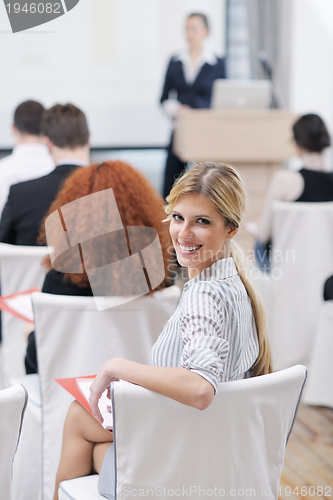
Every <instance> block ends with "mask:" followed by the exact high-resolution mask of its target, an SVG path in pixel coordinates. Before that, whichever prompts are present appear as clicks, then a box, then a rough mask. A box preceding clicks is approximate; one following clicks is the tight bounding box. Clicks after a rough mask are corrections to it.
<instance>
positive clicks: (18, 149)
mask: <svg viewBox="0 0 333 500" xmlns="http://www.w3.org/2000/svg"><path fill="white" fill-rule="evenodd" d="M13 153H14V154H20V155H22V154H24V155H26V154H36V153H44V154H47V155H49V154H50V153H49V150H48V148H47V146H46V145H45V144H38V143H31V144H29V143H26V144H17V145H16V146H14V148H13Z"/></svg>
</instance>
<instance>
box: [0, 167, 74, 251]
mask: <svg viewBox="0 0 333 500" xmlns="http://www.w3.org/2000/svg"><path fill="white" fill-rule="evenodd" d="M77 168H79V167H78V165H59V166H58V167H56V168H55V169H54V170H53V171H52V172H50V173H49V174H48V175H45V176H44V177H39V178H38V179H32V180H30V181H26V182H19V183H18V184H14V185H13V186H11V188H10V190H9V196H8V199H7V203H6V205H5V208H4V209H3V212H2V216H1V221H0V242H2V243H11V244H12V245H30V246H37V245H38V243H37V238H38V234H39V229H40V226H41V223H42V221H43V219H44V217H45V215H46V214H47V212H48V210H49V208H50V206H51V204H52V202H53V201H54V200H55V198H56V196H57V194H58V191H59V189H60V188H61V187H62V185H63V183H64V181H65V180H66V178H67V177H68V176H69V174H71V173H72V172H73V171H74V170H76V169H77Z"/></svg>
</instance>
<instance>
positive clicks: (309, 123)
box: [256, 114, 333, 271]
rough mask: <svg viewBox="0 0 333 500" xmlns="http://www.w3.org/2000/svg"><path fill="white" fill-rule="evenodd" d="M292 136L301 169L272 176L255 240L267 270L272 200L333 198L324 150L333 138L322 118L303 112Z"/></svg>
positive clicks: (330, 170)
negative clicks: (300, 162) (300, 161)
mask: <svg viewBox="0 0 333 500" xmlns="http://www.w3.org/2000/svg"><path fill="white" fill-rule="evenodd" d="M293 140H294V142H295V146H296V151H297V154H298V156H299V157H300V158H301V160H302V168H301V169H300V170H299V171H292V170H280V171H278V172H277V173H276V174H275V175H274V176H273V178H272V181H271V184H270V186H269V189H268V193H267V196H266V201H265V206H264V211H263V214H262V219H261V223H260V226H259V232H258V240H257V242H256V258H257V262H258V264H259V265H260V266H262V267H263V268H264V270H266V271H268V270H269V267H270V262H269V255H270V246H271V230H272V227H271V224H272V221H271V204H272V202H273V201H300V202H324V201H333V172H332V168H331V165H330V164H329V162H328V161H327V157H326V155H325V150H326V148H328V147H329V146H330V145H331V138H330V136H329V133H328V131H327V128H326V125H325V123H324V122H323V120H322V119H321V118H320V117H319V116H318V115H315V114H308V115H304V116H302V117H301V118H299V119H298V120H297V121H296V123H294V126H293Z"/></svg>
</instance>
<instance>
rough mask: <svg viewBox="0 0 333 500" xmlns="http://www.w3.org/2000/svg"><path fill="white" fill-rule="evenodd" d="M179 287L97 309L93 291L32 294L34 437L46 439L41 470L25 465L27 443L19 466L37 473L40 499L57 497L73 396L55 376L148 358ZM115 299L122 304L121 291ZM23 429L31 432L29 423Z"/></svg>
mask: <svg viewBox="0 0 333 500" xmlns="http://www.w3.org/2000/svg"><path fill="white" fill-rule="evenodd" d="M180 292H181V290H180V288H178V287H176V286H172V287H169V288H166V289H164V290H161V291H157V292H154V293H153V294H152V295H151V296H146V297H141V298H138V299H135V300H133V301H130V302H127V303H124V304H120V305H116V306H115V307H113V308H111V309H107V310H104V311H98V310H97V309H96V304H95V300H94V298H92V297H72V296H61V295H52V294H46V293H34V294H33V295H32V302H33V309H34V316H35V331H36V342H37V358H38V369H39V380H40V391H41V413H42V429H41V435H40V436H35V440H36V442H37V443H38V442H39V443H40V442H41V443H42V444H41V447H42V449H41V453H42V457H41V462H42V471H36V469H35V468H34V466H33V464H31V466H30V467H28V466H27V460H26V457H27V454H29V453H31V451H30V450H29V447H27V449H26V450H24V454H23V456H22V460H21V464H22V467H21V472H22V475H25V476H26V478H27V480H29V481H31V477H32V476H34V477H35V483H36V484H37V485H38V484H40V481H42V492H41V498H42V500H51V499H52V497H53V492H54V484H55V476H56V471H57V468H58V464H59V460H60V452H61V442H62V432H63V425H64V421H65V417H66V414H67V411H68V408H69V406H70V403H71V402H72V401H73V398H72V396H70V394H68V393H67V392H66V391H65V390H64V389H63V388H62V387H60V386H59V385H58V384H57V383H56V382H55V381H54V378H67V377H75V376H84V375H92V374H95V373H97V372H98V370H99V369H100V367H101V366H102V364H103V363H105V362H106V361H107V360H108V359H110V358H112V357H123V358H126V359H130V360H133V361H137V362H140V363H146V364H148V363H149V362H150V349H151V347H152V345H153V343H154V342H155V340H156V339H157V337H158V335H159V334H160V332H161V331H162V329H163V327H164V324H165V322H166V321H168V319H169V318H170V316H171V315H172V314H173V312H174V311H175V309H176V305H177V303H178V300H179V297H180ZM114 299H115V304H119V297H115V298H114ZM27 378H29V375H28V376H27ZM25 433H28V434H30V433H29V430H28V429H25ZM30 439H33V437H32V436H31V437H30ZM38 440H39V441H38ZM36 474H38V475H39V479H38V477H37V476H36ZM21 488H22V483H21ZM23 491H24V490H23ZM22 498H24V500H30V498H28V499H27V498H26V497H24V496H23V497H22ZM32 500H33V498H32Z"/></svg>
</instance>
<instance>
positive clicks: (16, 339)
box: [0, 243, 48, 386]
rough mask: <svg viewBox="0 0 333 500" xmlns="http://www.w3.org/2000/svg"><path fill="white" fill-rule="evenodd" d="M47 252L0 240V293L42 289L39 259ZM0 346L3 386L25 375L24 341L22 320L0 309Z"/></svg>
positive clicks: (6, 293)
mask: <svg viewBox="0 0 333 500" xmlns="http://www.w3.org/2000/svg"><path fill="white" fill-rule="evenodd" d="M47 254H48V249H47V247H37V246H36V247H29V246H20V245H8V244H7V243H0V282H1V295H3V296H6V295H11V294H12V293H16V292H24V291H25V290H28V289H29V288H33V287H36V288H42V285H43V282H44V277H45V270H44V269H43V267H42V266H41V261H42V259H43V257H44V256H45V255H47ZM1 324H2V346H1V351H2V353H1V357H2V360H1V367H2V370H1V371H2V379H3V384H4V385H5V386H7V385H8V381H9V380H10V379H12V378H16V377H21V376H22V375H24V374H25V369H24V357H25V351H26V348H27V346H26V342H25V340H24V326H25V323H24V321H22V320H21V319H18V318H16V317H15V316H13V315H12V314H10V313H8V312H6V311H2V312H1Z"/></svg>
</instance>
